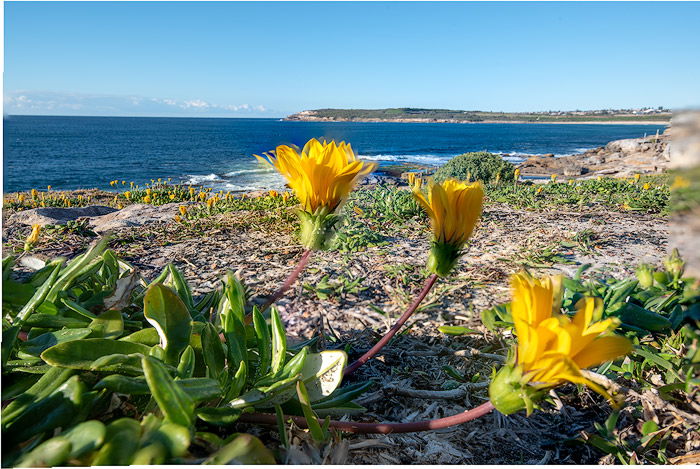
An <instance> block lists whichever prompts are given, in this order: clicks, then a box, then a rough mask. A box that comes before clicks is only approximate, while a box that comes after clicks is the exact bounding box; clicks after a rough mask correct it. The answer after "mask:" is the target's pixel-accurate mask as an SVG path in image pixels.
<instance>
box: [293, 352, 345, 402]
mask: <svg viewBox="0 0 700 469" xmlns="http://www.w3.org/2000/svg"><path fill="white" fill-rule="evenodd" d="M347 362H348V355H347V354H346V353H345V352H344V351H342V350H326V351H323V352H321V353H311V354H309V355H308V356H307V357H306V360H305V362H304V368H303V369H302V370H301V376H302V381H303V382H304V384H305V385H306V389H307V391H308V394H309V399H310V400H311V402H314V401H317V400H319V399H322V398H324V397H326V396H330V395H331V394H332V393H333V391H335V390H336V388H337V387H338V386H340V383H341V382H342V381H343V369H344V368H345V365H346V364H347Z"/></svg>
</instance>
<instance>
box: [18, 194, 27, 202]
mask: <svg viewBox="0 0 700 469" xmlns="http://www.w3.org/2000/svg"><path fill="white" fill-rule="evenodd" d="M25 198H26V196H25V195H24V194H20V195H18V196H17V200H18V201H19V203H20V204H23V203H24V199H25Z"/></svg>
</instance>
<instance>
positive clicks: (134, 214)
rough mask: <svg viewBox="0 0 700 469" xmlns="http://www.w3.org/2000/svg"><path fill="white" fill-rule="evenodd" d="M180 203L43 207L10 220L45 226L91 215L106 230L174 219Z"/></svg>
mask: <svg viewBox="0 0 700 469" xmlns="http://www.w3.org/2000/svg"><path fill="white" fill-rule="evenodd" d="M180 205H183V204H181V203H171V204H165V205H160V206H153V205H147V204H133V205H129V206H127V207H125V208H123V209H121V210H117V209H115V208H112V207H107V206H104V205H90V206H87V207H74V208H61V207H42V208H34V209H31V210H24V211H22V212H17V213H15V214H13V215H12V216H11V217H10V218H9V220H8V221H9V223H10V224H14V223H19V224H22V225H34V224H38V225H42V226H44V225H65V224H66V223H68V222H69V221H73V220H77V219H79V218H87V219H88V220H89V224H90V228H92V230H93V231H95V232H96V233H104V232H106V231H110V230H116V229H119V228H126V227H130V226H141V225H148V224H151V223H160V222H168V221H171V220H172V219H173V217H174V216H175V215H177V213H178V210H179V209H178V207H179V206H180Z"/></svg>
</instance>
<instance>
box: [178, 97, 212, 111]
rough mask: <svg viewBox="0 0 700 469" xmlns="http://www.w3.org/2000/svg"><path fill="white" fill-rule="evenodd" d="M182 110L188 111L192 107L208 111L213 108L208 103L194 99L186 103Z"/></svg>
mask: <svg viewBox="0 0 700 469" xmlns="http://www.w3.org/2000/svg"><path fill="white" fill-rule="evenodd" d="M181 107H182V108H184V109H187V108H190V107H194V108H198V109H206V108H209V107H211V106H210V105H209V103H208V102H206V101H202V100H201V99H194V100H192V101H185V102H184V103H183V104H182V106H181Z"/></svg>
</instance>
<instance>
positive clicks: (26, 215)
mask: <svg viewBox="0 0 700 469" xmlns="http://www.w3.org/2000/svg"><path fill="white" fill-rule="evenodd" d="M116 211H117V209H116V208H112V207H107V206H105V205H90V206H87V207H69V208H66V207H41V208H33V209H31V210H23V211H21V212H17V213H15V214H13V215H12V216H10V218H9V220H8V222H9V223H19V224H21V225H42V226H43V225H65V224H66V223H68V222H69V221H73V220H77V219H78V218H86V217H87V218H93V217H101V216H104V215H108V214H110V213H113V212H116Z"/></svg>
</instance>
